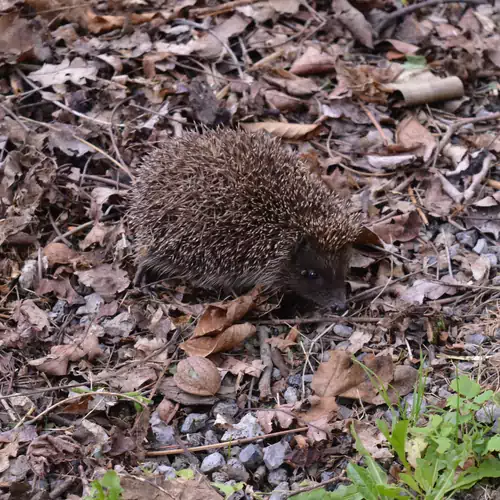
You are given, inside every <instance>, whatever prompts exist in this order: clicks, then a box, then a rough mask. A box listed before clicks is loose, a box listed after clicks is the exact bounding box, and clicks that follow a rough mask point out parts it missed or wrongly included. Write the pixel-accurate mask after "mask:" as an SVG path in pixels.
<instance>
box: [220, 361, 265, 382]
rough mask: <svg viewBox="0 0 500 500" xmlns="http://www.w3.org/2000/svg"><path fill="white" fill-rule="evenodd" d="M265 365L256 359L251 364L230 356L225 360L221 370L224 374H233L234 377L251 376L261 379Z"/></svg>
mask: <svg viewBox="0 0 500 500" xmlns="http://www.w3.org/2000/svg"><path fill="white" fill-rule="evenodd" d="M264 368H265V367H264V363H262V361H261V360H260V359H254V360H253V361H252V362H251V363H248V362H245V361H242V360H240V359H236V358H234V357H232V356H229V357H227V358H225V359H224V361H223V362H222V364H221V365H219V369H220V370H221V371H223V372H226V371H228V372H231V373H232V374H233V375H250V376H252V377H257V378H258V377H260V376H261V374H262V371H263V370H264Z"/></svg>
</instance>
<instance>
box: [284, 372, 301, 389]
mask: <svg viewBox="0 0 500 500" xmlns="http://www.w3.org/2000/svg"><path fill="white" fill-rule="evenodd" d="M287 382H288V385H291V386H292V387H300V386H301V385H302V375H301V374H300V373H296V374H295V375H290V376H289V377H288V379H287Z"/></svg>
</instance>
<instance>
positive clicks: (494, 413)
mask: <svg viewBox="0 0 500 500" xmlns="http://www.w3.org/2000/svg"><path fill="white" fill-rule="evenodd" d="M476 419H477V420H478V421H479V422H481V423H483V424H488V425H491V424H493V428H492V429H491V430H492V431H493V432H498V430H499V427H500V406H497V405H496V404H495V403H487V404H486V405H485V406H484V407H483V408H481V409H480V410H478V411H477V412H476Z"/></svg>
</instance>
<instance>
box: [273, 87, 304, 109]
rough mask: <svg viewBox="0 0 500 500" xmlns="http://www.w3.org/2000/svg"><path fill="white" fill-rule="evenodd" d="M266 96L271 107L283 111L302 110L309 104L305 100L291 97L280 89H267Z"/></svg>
mask: <svg viewBox="0 0 500 500" xmlns="http://www.w3.org/2000/svg"><path fill="white" fill-rule="evenodd" d="M264 98H265V99H266V102H267V104H269V106H270V107H271V108H274V109H279V110H280V111H281V112H282V113H286V112H289V111H300V110H302V109H304V108H305V107H306V106H307V104H306V103H305V102H304V101H303V100H301V99H297V98H296V97H291V96H289V95H287V94H285V93H284V92H280V91H279V90H266V91H265V92H264Z"/></svg>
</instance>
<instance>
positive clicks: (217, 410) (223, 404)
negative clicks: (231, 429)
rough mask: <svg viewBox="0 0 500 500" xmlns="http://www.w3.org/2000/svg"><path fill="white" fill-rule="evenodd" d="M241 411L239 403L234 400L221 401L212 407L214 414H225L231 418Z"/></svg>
mask: <svg viewBox="0 0 500 500" xmlns="http://www.w3.org/2000/svg"><path fill="white" fill-rule="evenodd" d="M239 411H240V409H239V408H238V405H237V404H236V403H235V402H233V401H220V402H219V403H217V404H216V405H215V406H214V407H213V409H212V413H213V414H214V415H223V416H224V417H230V418H233V417H235V416H236V414H237V413H238V412H239Z"/></svg>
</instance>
